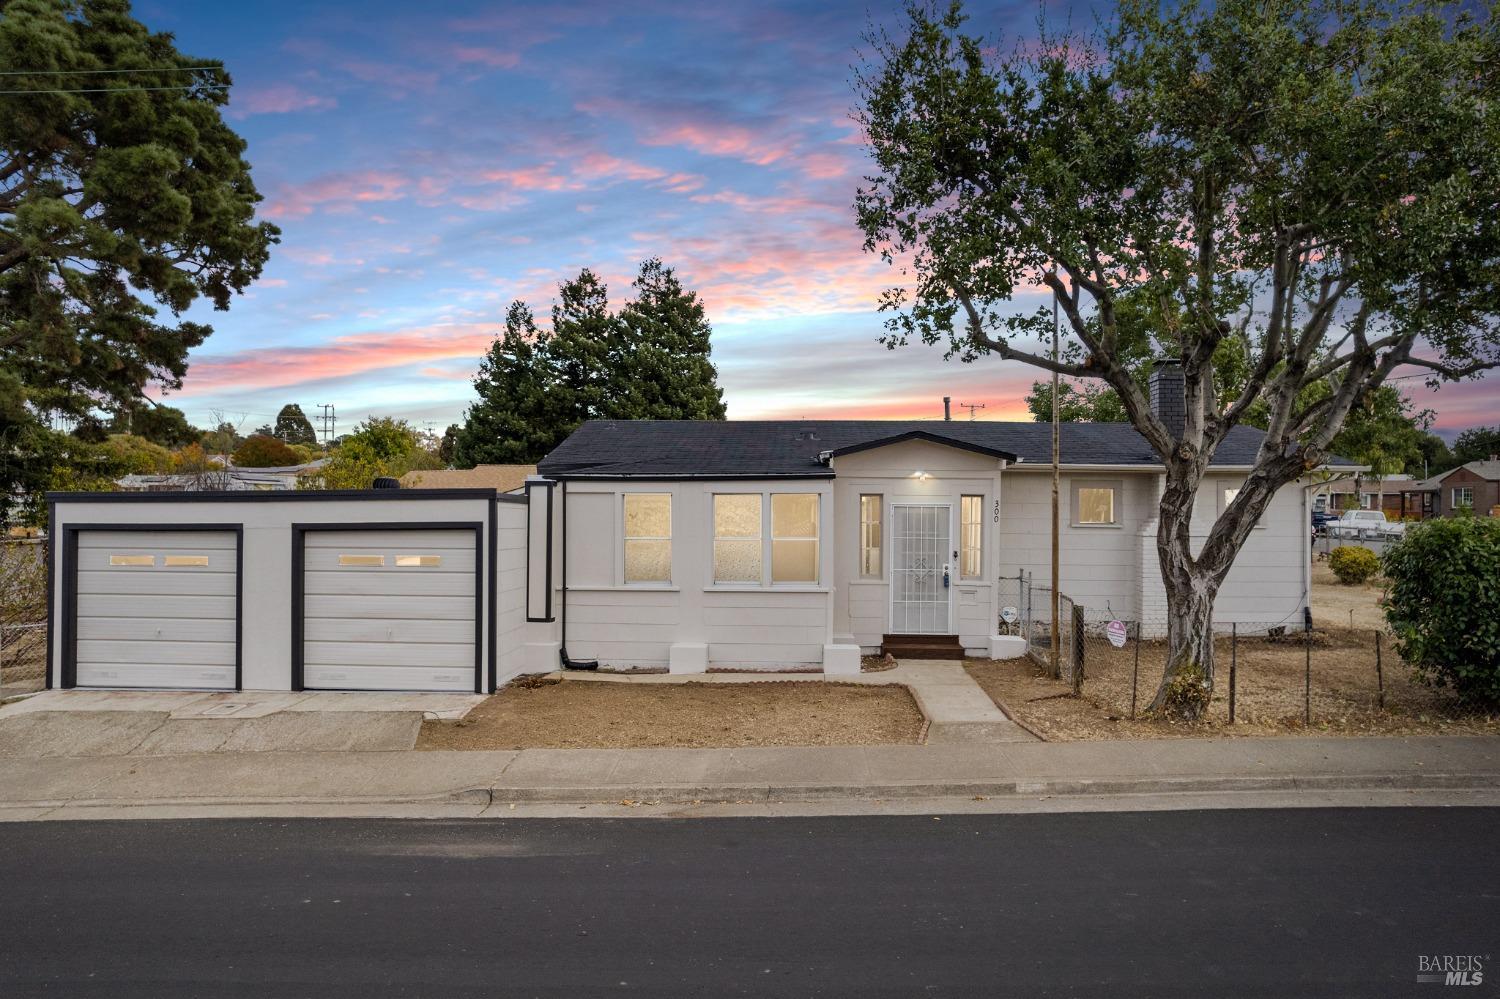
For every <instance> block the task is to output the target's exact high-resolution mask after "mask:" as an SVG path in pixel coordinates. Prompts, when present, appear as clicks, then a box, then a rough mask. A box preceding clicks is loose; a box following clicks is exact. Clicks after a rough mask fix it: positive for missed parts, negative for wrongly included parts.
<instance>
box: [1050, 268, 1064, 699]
mask: <svg viewBox="0 0 1500 999" xmlns="http://www.w3.org/2000/svg"><path fill="white" fill-rule="evenodd" d="M1052 277H1053V279H1054V280H1056V278H1057V267H1056V266H1055V265H1054V266H1053V268H1052ZM1057 360H1058V318H1057V289H1056V288H1055V287H1054V288H1053V289H1052V363H1053V364H1056V363H1057ZM1058 392H1059V387H1058V378H1057V369H1056V368H1053V369H1052V675H1053V676H1054V677H1060V676H1062V661H1061V659H1060V655H1061V648H1060V641H1061V637H1062V636H1061V632H1062V627H1061V622H1060V621H1059V620H1058V617H1059V615H1060V614H1061V608H1060V607H1059V606H1058V598H1059V593H1058V591H1059V590H1060V589H1061V588H1062V582H1061V578H1060V574H1061V571H1060V568H1059V565H1058V558H1059V556H1058V530H1059V518H1058V493H1059V490H1060V489H1061V483H1062V468H1061V463H1062V423H1061V419H1060V416H1059V410H1060V409H1061V408H1062V406H1061V402H1062V400H1061V399H1060V398H1059V397H1058Z"/></svg>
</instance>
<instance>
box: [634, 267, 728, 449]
mask: <svg viewBox="0 0 1500 999" xmlns="http://www.w3.org/2000/svg"><path fill="white" fill-rule="evenodd" d="M632 287H634V288H635V298H634V299H633V300H632V301H630V302H627V303H626V304H625V306H624V307H623V308H622V309H621V310H620V314H619V321H618V326H617V333H616V335H615V336H614V337H613V338H612V340H611V346H612V350H611V356H610V364H609V368H608V372H607V378H608V380H609V382H610V383H611V387H610V389H609V393H608V403H607V405H606V409H607V411H608V412H609V414H610V415H611V416H612V417H614V418H616V419H627V420H722V419H724V415H725V409H724V393H723V392H722V391H721V390H720V388H719V386H718V383H717V381H716V379H717V377H718V371H717V370H716V369H715V368H714V365H713V362H712V361H711V360H709V356H710V354H711V353H712V347H711V346H710V344H709V338H710V337H711V336H712V335H713V327H712V326H711V325H709V322H708V315H707V313H706V312H705V311H704V309H703V303H702V302H700V301H699V300H698V293H697V292H693V291H688V290H686V289H684V288H683V287H682V282H680V281H678V280H677V275H676V274H675V273H673V271H672V268H670V267H667V266H665V265H664V264H662V262H661V261H660V260H658V259H655V258H652V259H650V260H647V261H645V262H644V263H642V264H641V269H640V273H639V274H638V275H637V277H636V279H635V282H634V283H633V285H632Z"/></svg>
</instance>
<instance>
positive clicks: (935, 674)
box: [553, 659, 1036, 745]
mask: <svg viewBox="0 0 1500 999" xmlns="http://www.w3.org/2000/svg"><path fill="white" fill-rule="evenodd" d="M553 675H555V676H563V675H566V676H567V678H568V679H569V680H591V681H597V682H601V683H645V684H661V683H667V684H672V683H771V682H782V683H784V682H786V681H789V680H790V681H800V682H805V683H860V684H869V685H887V684H904V685H905V686H906V687H907V688H908V689H909V690H911V693H912V697H914V698H915V699H916V702H917V706H918V707H919V708H921V709H922V714H924V715H926V716H927V744H928V745H946V744H950V743H986V742H1035V741H1036V737H1035V736H1033V735H1032V734H1031V733H1030V732H1028V731H1026V730H1025V729H1024V728H1022V727H1021V726H1019V725H1017V724H1016V723H1015V722H1013V721H1011V720H1010V719H1009V718H1007V717H1006V716H1005V713H1004V712H1003V711H1001V710H1000V709H999V708H997V707H996V706H995V702H994V701H992V700H990V695H989V694H986V693H985V692H984V689H983V688H981V687H980V686H979V684H977V683H975V682H974V678H973V677H971V676H969V673H968V671H967V670H965V669H964V667H963V663H961V662H955V661H953V660H944V659H903V660H901V661H900V662H899V663H898V664H897V665H896V666H895V668H893V669H888V670H880V671H878V672H875V673H858V674H852V675H849V676H826V675H824V674H823V673H772V672H753V671H747V672H743V673H593V672H587V671H574V672H569V673H566V674H562V673H557V674H553Z"/></svg>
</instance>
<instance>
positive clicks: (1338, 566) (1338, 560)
mask: <svg viewBox="0 0 1500 999" xmlns="http://www.w3.org/2000/svg"><path fill="white" fill-rule="evenodd" d="M1328 568H1330V569H1332V570H1333V574H1334V575H1335V576H1337V577H1338V578H1339V582H1340V583H1343V584H1344V585H1345V586H1353V585H1354V584H1356V583H1363V582H1364V581H1365V580H1367V579H1369V578H1370V577H1371V576H1373V575H1375V573H1377V572H1379V571H1380V557H1379V556H1378V555H1376V554H1375V553H1374V552H1372V551H1370V549H1368V548H1361V547H1359V546H1358V545H1344V546H1342V547H1340V548H1335V549H1334V550H1333V554H1332V555H1329V556H1328Z"/></svg>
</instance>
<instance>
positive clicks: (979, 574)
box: [958, 493, 985, 579]
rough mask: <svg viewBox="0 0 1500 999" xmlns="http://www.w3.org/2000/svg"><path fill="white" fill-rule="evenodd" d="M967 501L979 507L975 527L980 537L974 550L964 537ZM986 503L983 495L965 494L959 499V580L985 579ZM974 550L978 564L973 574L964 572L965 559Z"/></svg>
mask: <svg viewBox="0 0 1500 999" xmlns="http://www.w3.org/2000/svg"><path fill="white" fill-rule="evenodd" d="M966 500H975V501H977V505H978V513H979V519H978V520H976V521H975V526H977V527H978V528H979V537H978V539H977V540H976V543H975V544H974V545H973V547H972V549H971V548H970V546H969V545H968V540H969V539H968V538H966V537H965V536H964V505H965V501H966ZM984 501H985V497H984V494H982V493H964V494H962V495H960V496H959V497H958V578H959V579H983V578H984ZM970 550H972V551H974V552H975V554H976V555H977V556H978V564H977V566H976V567H975V569H974V571H973V572H964V557H965V555H967V553H968V552H969V551H970Z"/></svg>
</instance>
